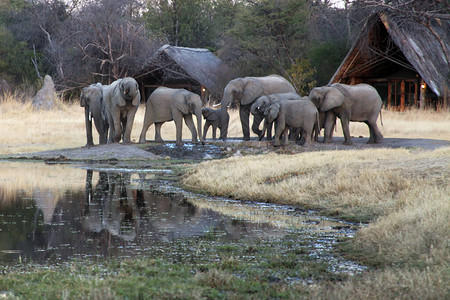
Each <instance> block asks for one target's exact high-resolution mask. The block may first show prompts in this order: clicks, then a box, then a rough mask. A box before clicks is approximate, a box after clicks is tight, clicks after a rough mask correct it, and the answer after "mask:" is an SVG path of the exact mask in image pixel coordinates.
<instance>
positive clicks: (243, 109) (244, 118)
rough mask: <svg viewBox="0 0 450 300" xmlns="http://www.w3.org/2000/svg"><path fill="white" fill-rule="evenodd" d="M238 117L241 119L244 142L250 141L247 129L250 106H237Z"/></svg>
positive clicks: (248, 129)
mask: <svg viewBox="0 0 450 300" xmlns="http://www.w3.org/2000/svg"><path fill="white" fill-rule="evenodd" d="M239 117H240V119H241V125H242V133H243V134H244V141H249V140H250V128H249V118H250V105H241V106H239Z"/></svg>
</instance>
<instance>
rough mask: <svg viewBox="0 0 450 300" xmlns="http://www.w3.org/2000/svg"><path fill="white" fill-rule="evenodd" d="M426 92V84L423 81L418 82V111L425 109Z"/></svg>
mask: <svg viewBox="0 0 450 300" xmlns="http://www.w3.org/2000/svg"><path fill="white" fill-rule="evenodd" d="M426 90H427V84H426V83H425V81H423V79H422V80H421V81H420V98H419V99H420V100H419V106H420V109H425V97H426V95H425V92H426Z"/></svg>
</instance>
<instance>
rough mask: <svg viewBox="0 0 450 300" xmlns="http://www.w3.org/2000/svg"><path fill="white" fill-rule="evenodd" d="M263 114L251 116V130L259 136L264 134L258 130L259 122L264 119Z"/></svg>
mask: <svg viewBox="0 0 450 300" xmlns="http://www.w3.org/2000/svg"><path fill="white" fill-rule="evenodd" d="M264 119H265V118H264V116H261V115H259V114H257V115H254V116H253V124H252V131H253V132H254V133H255V134H256V135H257V136H261V134H264V133H262V132H261V130H259V124H261V122H262V121H263V120H264Z"/></svg>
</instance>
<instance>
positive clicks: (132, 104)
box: [103, 77, 141, 144]
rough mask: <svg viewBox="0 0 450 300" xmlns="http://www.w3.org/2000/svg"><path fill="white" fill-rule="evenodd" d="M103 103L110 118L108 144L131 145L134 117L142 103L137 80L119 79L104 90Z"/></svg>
mask: <svg viewBox="0 0 450 300" xmlns="http://www.w3.org/2000/svg"><path fill="white" fill-rule="evenodd" d="M103 101H104V102H105V111H106V115H107V117H108V123H109V126H110V129H109V139H108V143H118V142H120V139H121V138H123V143H124V144H131V138H130V137H131V129H132V127H133V122H134V116H135V115H136V111H137V109H138V107H139V103H140V102H141V93H140V92H139V86H138V83H137V82H136V80H134V79H133V78H131V77H125V78H122V79H118V80H116V81H114V82H113V83H111V84H110V85H109V86H106V87H104V89H103Z"/></svg>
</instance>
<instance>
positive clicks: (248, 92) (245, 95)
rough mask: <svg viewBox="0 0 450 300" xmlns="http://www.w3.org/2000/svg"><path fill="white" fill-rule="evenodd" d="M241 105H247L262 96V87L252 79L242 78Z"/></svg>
mask: <svg viewBox="0 0 450 300" xmlns="http://www.w3.org/2000/svg"><path fill="white" fill-rule="evenodd" d="M242 80H243V82H244V88H243V92H242V97H241V105H248V104H250V103H252V102H253V101H254V100H255V99H257V98H258V97H260V96H262V95H263V94H264V90H263V87H262V85H261V84H260V83H259V82H258V81H257V80H255V79H254V78H244V79H242Z"/></svg>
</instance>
